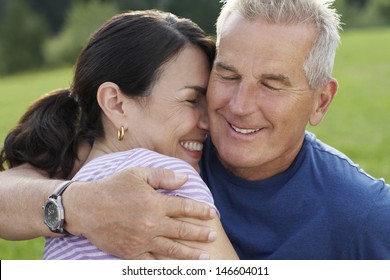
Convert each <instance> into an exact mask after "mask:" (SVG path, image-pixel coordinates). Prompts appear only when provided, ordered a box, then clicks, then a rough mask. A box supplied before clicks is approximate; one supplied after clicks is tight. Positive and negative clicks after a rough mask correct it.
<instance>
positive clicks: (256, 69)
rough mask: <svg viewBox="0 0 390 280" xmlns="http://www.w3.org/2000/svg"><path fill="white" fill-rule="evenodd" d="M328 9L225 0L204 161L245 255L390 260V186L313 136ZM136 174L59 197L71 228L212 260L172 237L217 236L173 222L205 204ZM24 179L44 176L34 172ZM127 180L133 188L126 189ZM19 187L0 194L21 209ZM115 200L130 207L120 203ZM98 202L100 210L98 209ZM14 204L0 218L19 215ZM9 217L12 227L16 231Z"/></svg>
mask: <svg viewBox="0 0 390 280" xmlns="http://www.w3.org/2000/svg"><path fill="white" fill-rule="evenodd" d="M330 4H332V1H321V0H295V1H292V0H228V1H227V3H226V4H225V6H224V8H223V9H222V11H221V15H220V17H219V19H218V22H217V46H218V51H217V57H216V60H215V63H214V67H213V70H212V73H211V76H210V82H209V89H208V93H207V97H208V107H209V121H210V134H211V137H210V138H209V139H208V140H207V143H206V145H205V149H204V156H203V159H202V161H201V164H200V165H201V173H202V176H203V178H204V179H205V181H206V183H207V184H208V185H209V187H210V189H211V190H212V193H213V196H214V199H215V203H216V205H217V207H218V209H219V211H220V213H221V221H222V223H223V225H224V228H225V231H226V232H227V234H228V236H229V238H230V239H231V241H232V243H233V245H234V247H235V249H236V251H237V253H238V254H239V256H240V258H242V259H390V224H389V223H388V221H389V218H390V217H389V215H390V186H389V185H386V184H385V183H384V182H383V181H381V180H374V179H373V178H371V177H370V176H368V175H367V174H365V173H364V172H363V171H362V170H360V169H359V168H358V167H357V166H356V165H354V164H353V163H352V162H351V161H350V160H349V159H348V158H347V157H346V156H344V155H343V154H342V153H340V152H338V151H337V150H335V149H333V148H331V147H329V146H327V145H325V144H323V143H322V142H320V141H319V140H318V139H316V138H315V136H314V135H312V134H309V133H306V132H305V128H306V125H307V124H308V123H310V124H311V125H317V124H319V123H320V122H321V120H322V118H323V117H324V115H325V114H326V112H327V110H328V108H329V106H330V104H331V102H332V100H333V98H334V96H335V94H336V91H337V82H336V80H335V79H333V78H331V71H332V67H333V60H334V56H335V50H336V48H337V45H338V42H339V35H338V29H339V18H338V15H337V14H336V13H335V11H334V10H332V9H331V8H330V7H329V5H330ZM21 169H22V170H19V171H18V170H15V171H12V170H10V171H7V172H8V174H7V175H6V176H7V177H6V176H3V178H4V180H5V179H7V181H8V182H11V183H12V184H15V185H16V184H17V183H18V181H17V180H20V181H19V182H20V185H21V186H22V188H23V189H24V191H26V192H28V190H27V187H23V186H26V185H27V184H26V182H25V181H24V180H22V179H20V173H21V172H22V171H27V170H28V167H22V168H21ZM131 172H132V173H133V174H136V176H132V175H131V174H129V173H130V172H127V173H122V174H120V175H119V176H116V177H110V178H107V179H106V180H105V181H101V182H96V183H95V184H96V185H92V184H88V183H84V184H83V186H82V185H81V184H79V183H78V184H77V183H74V184H72V185H71V186H70V187H69V188H68V189H67V191H66V192H64V197H63V199H64V207H65V208H66V213H67V215H68V216H67V217H68V218H66V219H65V221H66V222H67V224H66V227H65V228H66V229H67V230H68V231H70V232H71V233H73V234H83V235H85V236H87V238H89V239H90V240H91V241H92V242H93V243H95V244H96V245H97V246H98V247H101V248H102V249H103V250H107V251H109V252H111V253H115V254H118V255H120V256H123V257H133V256H142V257H145V258H147V257H153V254H154V253H163V254H167V255H169V256H175V257H185V258H207V252H201V251H199V250H192V249H191V248H187V247H184V246H182V245H180V244H179V243H177V242H174V241H172V240H171V238H179V239H191V240H199V241H202V240H204V241H206V240H208V241H212V240H213V238H214V234H213V233H212V231H211V230H210V229H206V228H199V227H196V226H193V225H189V224H185V223H181V222H177V221H176V222H175V221H174V219H172V217H177V216H183V215H185V216H198V217H200V218H204V219H205V218H208V216H210V212H209V211H208V208H207V207H203V208H202V206H200V205H198V204H195V203H194V202H191V201H186V200H179V199H178V198H177V200H176V199H175V198H165V197H161V196H158V195H157V194H155V193H154V192H153V191H152V190H151V189H147V188H144V187H141V185H143V184H144V183H143V182H144V180H146V179H145V178H148V179H147V180H148V182H149V183H150V184H151V185H153V186H154V187H165V186H166V185H169V186H171V187H175V184H172V183H170V182H169V178H172V177H170V176H172V174H168V175H167V174H166V176H165V177H164V178H165V181H164V180H161V181H159V180H158V179H157V178H161V177H160V175H159V174H157V175H156V173H157V172H161V170H155V171H151V170H143V169H142V170H132V171H131ZM151 172H155V173H152V174H151ZM29 174H30V175H29ZM12 176H14V177H13V178H12ZM28 176H31V177H33V176H35V177H37V176H38V175H36V171H29V173H28ZM16 178H18V179H16ZM124 179H125V180H127V181H129V185H130V186H128V185H125V186H124V185H123V183H122V180H124ZM137 179H138V180H139V181H138V182H137V181H136V180H137ZM38 184H42V185H44V186H45V187H40V188H39V186H38ZM50 184H52V189H50V190H49V187H48V186H49V185H50ZM50 184H49V183H48V182H47V179H42V178H36V180H35V181H34V189H35V187H36V190H38V192H39V195H37V196H39V198H36V199H35V203H34V205H38V203H43V202H42V201H44V197H47V196H48V195H50V194H51V193H52V191H53V189H54V188H55V186H54V185H57V184H58V182H52V183H50ZM178 184H179V183H178ZM7 185H11V184H7ZM108 185H109V186H110V188H109V187H108ZM11 187H12V186H11ZM15 188H16V187H13V188H12V190H7V191H4V193H5V194H6V195H8V196H10V195H11V194H12V195H18V196H19V200H17V199H14V200H13V201H14V202H16V201H19V202H22V201H23V202H24V201H25V200H26V199H23V197H22V194H20V192H16V191H15V190H14V189H15ZM81 189H83V190H81ZM130 189H132V191H130ZM82 191H84V193H85V194H90V195H85V194H84V195H85V196H87V197H90V199H89V200H88V199H84V200H86V201H83V200H82V199H80V194H81V193H82ZM118 193H120V194H121V196H123V195H129V198H130V197H131V198H130V199H131V200H132V201H131V202H129V204H126V205H119V206H118V205H115V195H118ZM130 193H131V194H130ZM28 194H29V195H30V194H31V195H32V194H33V192H31V193H30V192H28ZM99 195H100V196H99ZM99 197H100V199H101V200H100V201H99V204H100V205H99V206H100V207H96V206H95V207H94V203H96V201H98V200H97V199H98V198H99ZM103 197H104V199H102V198H103ZM33 198H34V197H33ZM168 200H169V202H168ZM83 202H85V203H84V205H82V204H83ZM181 203H182V205H183V206H182V207H180V206H179V205H180V204H181ZM24 205H25V207H26V211H28V210H29V209H33V203H30V202H29V203H27V204H24ZM145 205H147V206H148V207H145ZM157 205H160V207H158V206H157ZM7 207H8V208H5V210H4V211H2V213H1V215H4V214H3V213H10V212H12V211H11V210H10V209H11V208H12V207H10V206H9V205H8V206H7ZM86 207H89V208H90V210H89V211H88V209H86ZM116 207H122V208H123V207H126V209H128V212H129V216H125V217H122V220H123V221H125V222H123V221H122V222H121V220H120V218H118V217H117V216H115V209H116ZM190 208H193V209H190ZM14 209H15V208H14ZM99 209H100V210H99ZM180 209H181V210H180ZM98 211H105V212H106V213H111V214H110V215H109V216H110V217H111V218H112V219H111V220H112V221H114V222H115V223H116V224H115V228H116V229H117V230H116V231H115V232H112V231H111V229H113V228H114V227H112V228H110V227H109V226H108V225H107V224H105V223H102V224H100V225H95V222H97V221H98V217H97V216H98V215H97V213H98ZM76 212H77V213H76ZM18 213H21V211H20V209H19V210H18ZM78 213H79V214H78ZM122 213H123V212H122ZM211 215H212V214H211ZM15 216H16V215H13V216H12V217H13V218H15V219H16V217H15ZM36 216H37V213H36V214H32V216H31V220H32V221H34V224H35V225H32V227H33V228H34V229H35V230H32V229H31V230H29V231H27V230H22V229H18V230H15V227H17V226H12V227H8V229H7V230H2V232H0V234H1V235H2V236H6V237H7V236H8V237H13V236H14V235H15V233H16V232H21V234H20V235H19V238H25V237H35V236H39V235H44V234H49V233H48V231H46V232H44V229H43V227H42V225H41V224H40V225H36V224H37V223H38V218H37V217H36ZM106 216H107V215H106ZM168 217H170V218H168ZM0 218H2V217H0ZM7 219H8V222H4V225H5V224H7V226H9V224H10V220H9V219H10V218H7ZM0 220H1V219H0ZM19 222H23V219H22V218H20V220H18V223H19ZM24 222H25V221H24ZM31 223H32V222H31ZM41 223H42V222H41ZM130 224H131V226H130ZM138 224H139V226H138V227H137V226H134V225H138ZM168 225H172V227H171V229H170V230H168ZM0 228H4V226H3V225H1V227H0ZM126 231H128V233H126ZM108 235H111V238H110V239H109V240H110V241H113V242H114V243H113V244H110V242H108V241H107V240H108V239H106V236H108ZM118 244H125V246H118ZM148 244H151V245H148Z"/></svg>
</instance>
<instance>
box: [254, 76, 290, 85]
mask: <svg viewBox="0 0 390 280" xmlns="http://www.w3.org/2000/svg"><path fill="white" fill-rule="evenodd" d="M260 79H261V80H272V81H277V82H280V83H282V84H284V85H286V86H291V81H290V79H289V78H288V77H287V76H285V75H283V74H262V75H261V77H260Z"/></svg>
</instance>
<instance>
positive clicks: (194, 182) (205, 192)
mask: <svg viewBox="0 0 390 280" xmlns="http://www.w3.org/2000/svg"><path fill="white" fill-rule="evenodd" d="M129 167H151V168H166V169H170V170H172V171H175V172H181V173H186V174H188V181H187V182H186V183H185V184H184V185H183V186H182V187H181V188H179V189H177V190H173V191H167V190H157V191H159V192H161V193H165V194H169V195H176V196H182V197H187V198H191V199H194V200H197V201H201V202H205V203H207V204H209V205H211V206H213V207H214V208H215V206H214V201H213V198H212V195H211V193H210V190H209V189H208V187H207V186H206V184H205V183H204V182H203V180H202V179H201V177H200V176H199V174H198V173H197V172H196V171H195V169H194V168H193V167H192V166H191V165H190V164H188V163H187V162H184V161H182V160H180V159H177V158H173V157H168V156H165V155H162V154H159V153H157V152H154V151H150V150H147V149H142V148H137V149H133V150H129V151H125V152H116V153H110V154H106V155H104V156H100V157H98V158H95V159H93V160H91V161H90V162H88V163H87V164H86V165H84V166H83V167H82V168H81V169H80V171H79V172H78V173H77V174H76V175H75V176H74V178H73V180H76V181H94V180H99V179H102V178H104V177H106V176H109V175H111V174H114V173H116V172H119V171H121V170H124V169H126V168H129ZM43 259H57V260H58V259H73V260H77V259H90V260H99V259H105V260H107V259H118V258H117V257H115V256H113V255H110V254H107V253H105V252H103V251H101V250H100V249H98V248H97V247H96V246H94V245H93V244H92V243H90V242H89V241H88V240H87V239H86V238H84V237H79V236H73V235H65V236H63V237H56V238H50V237H47V238H46V244H45V248H44V252H43Z"/></svg>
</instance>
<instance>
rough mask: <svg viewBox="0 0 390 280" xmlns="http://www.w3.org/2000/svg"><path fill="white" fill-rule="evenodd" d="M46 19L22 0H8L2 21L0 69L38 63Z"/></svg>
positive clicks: (22, 68)
mask: <svg viewBox="0 0 390 280" xmlns="http://www.w3.org/2000/svg"><path fill="white" fill-rule="evenodd" d="M47 30H48V27H47V23H46V22H45V21H44V19H42V18H41V17H39V16H37V15H36V14H35V13H33V12H32V11H31V10H30V9H29V7H28V6H27V5H26V4H25V2H24V1H22V0H13V1H12V2H8V5H7V6H6V10H5V11H4V17H3V18H2V21H1V24H0V61H1V63H0V73H2V74H4V73H13V72H17V71H20V70H25V69H31V68H35V67H39V66H41V65H42V63H43V50H42V48H43V47H42V44H43V42H44V40H45V39H46V38H47V34H48V32H47Z"/></svg>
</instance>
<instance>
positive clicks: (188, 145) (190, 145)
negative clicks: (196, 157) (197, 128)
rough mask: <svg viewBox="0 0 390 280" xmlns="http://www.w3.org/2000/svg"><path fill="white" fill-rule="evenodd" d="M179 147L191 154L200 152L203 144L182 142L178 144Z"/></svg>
mask: <svg viewBox="0 0 390 280" xmlns="http://www.w3.org/2000/svg"><path fill="white" fill-rule="evenodd" d="M180 145H182V146H183V147H184V148H186V149H187V150H189V151H191V152H200V151H202V149H203V144H202V143H199V142H190V141H186V142H184V141H183V142H180Z"/></svg>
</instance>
